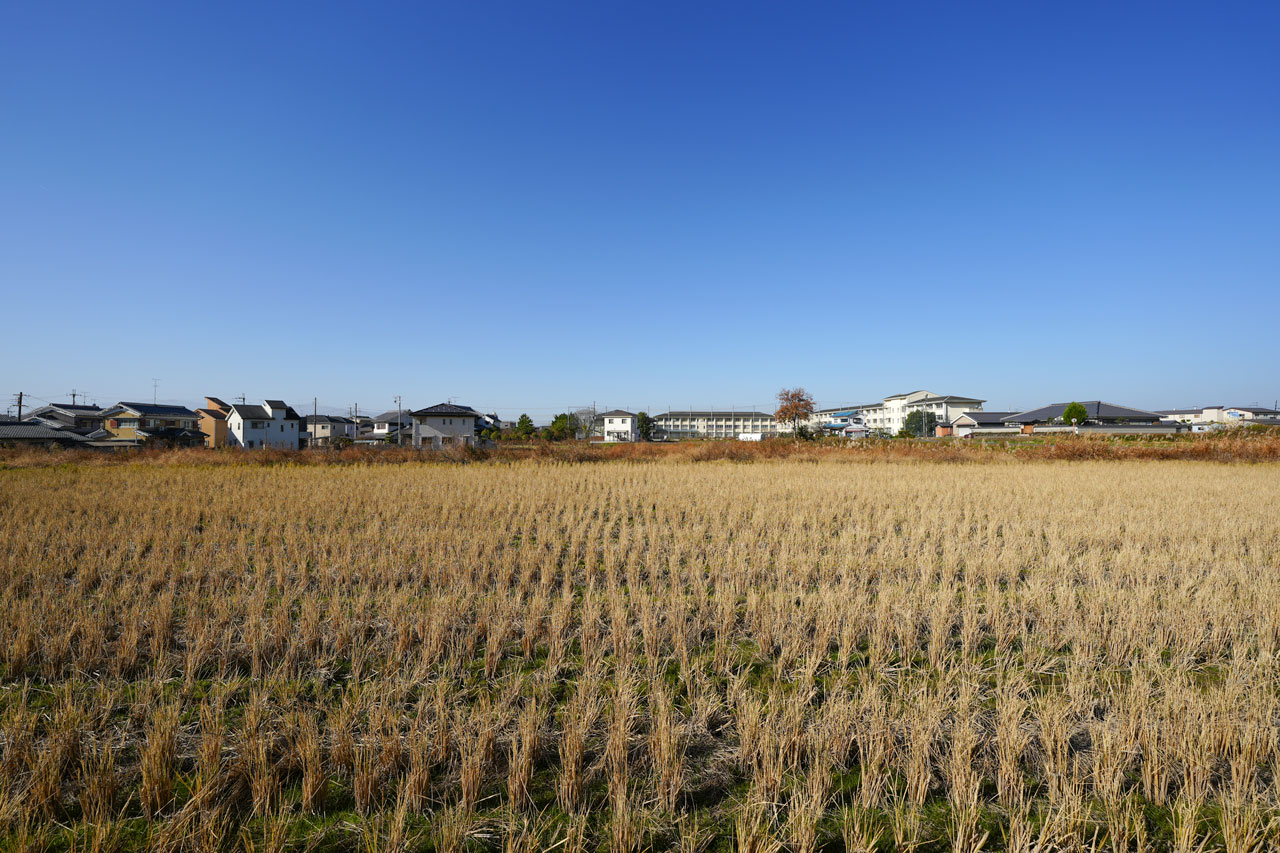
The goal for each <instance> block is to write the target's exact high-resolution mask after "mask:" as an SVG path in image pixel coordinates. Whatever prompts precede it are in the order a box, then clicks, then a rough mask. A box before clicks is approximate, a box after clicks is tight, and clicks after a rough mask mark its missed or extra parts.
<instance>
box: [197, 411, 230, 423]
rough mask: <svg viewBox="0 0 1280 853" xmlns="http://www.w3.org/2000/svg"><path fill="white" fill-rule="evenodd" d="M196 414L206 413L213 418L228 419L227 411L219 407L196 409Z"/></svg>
mask: <svg viewBox="0 0 1280 853" xmlns="http://www.w3.org/2000/svg"><path fill="white" fill-rule="evenodd" d="M196 414H197V415H205V416H206V417H210V418H213V419H214V420H215V421H225V420H226V419H227V415H226V413H225V412H223V411H221V410H219V409H196Z"/></svg>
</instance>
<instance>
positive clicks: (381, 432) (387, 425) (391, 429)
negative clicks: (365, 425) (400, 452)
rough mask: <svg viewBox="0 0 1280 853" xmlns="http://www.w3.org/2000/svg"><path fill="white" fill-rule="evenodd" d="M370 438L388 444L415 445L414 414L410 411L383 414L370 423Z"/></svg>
mask: <svg viewBox="0 0 1280 853" xmlns="http://www.w3.org/2000/svg"><path fill="white" fill-rule="evenodd" d="M370 427H371V429H370V430H369V433H368V437H369V438H372V439H374V440H375V441H380V442H386V443H388V444H397V443H402V444H412V443H413V414H412V413H411V412H410V411H409V410H408V409H404V410H402V411H399V412H397V411H394V410H392V411H390V412H383V413H382V414H380V415H378V416H377V417H375V418H373V419H372V421H371V422H370Z"/></svg>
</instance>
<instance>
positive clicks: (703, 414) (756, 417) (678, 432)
mask: <svg viewBox="0 0 1280 853" xmlns="http://www.w3.org/2000/svg"><path fill="white" fill-rule="evenodd" d="M783 431H784V427H783V426H782V425H781V424H779V423H778V422H777V421H775V420H774V419H773V415H771V414H768V413H766V412H738V411H728V412H725V411H712V410H702V411H692V410H690V411H683V412H681V411H670V412H663V413H662V414H659V415H654V416H653V437H654V438H657V439H661V440H666V441H680V440H683V439H691V438H737V437H738V436H740V435H743V434H749V435H756V434H759V435H760V436H761V437H765V438H767V437H769V436H774V435H779V434H781V433H782V432H783Z"/></svg>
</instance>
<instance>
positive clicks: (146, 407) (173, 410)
mask: <svg viewBox="0 0 1280 853" xmlns="http://www.w3.org/2000/svg"><path fill="white" fill-rule="evenodd" d="M112 409H129V410H130V411H134V412H137V413H138V414H140V415H146V416H148V417H152V418H194V417H195V416H196V413H195V412H193V411H191V410H190V409H188V408H187V407H186V406H165V405H157V404H155V403H126V402H120V403H116V404H115V405H114V406H108V407H107V408H105V409H103V410H102V411H103V413H104V414H105V413H107V412H109V411H111V410H112Z"/></svg>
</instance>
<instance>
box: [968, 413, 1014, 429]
mask: <svg viewBox="0 0 1280 853" xmlns="http://www.w3.org/2000/svg"><path fill="white" fill-rule="evenodd" d="M1017 414H1020V412H961V413H960V414H958V415H956V416H955V417H954V418H952V419H951V422H952V423H953V424H954V423H956V422H957V421H959V420H960V419H961V418H968V419H969V420H971V421H973V422H974V424H975V425H978V426H1000V425H1001V424H1002V423H1003V421H1004V419H1005V418H1007V417H1009V416H1010V415H1017Z"/></svg>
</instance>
